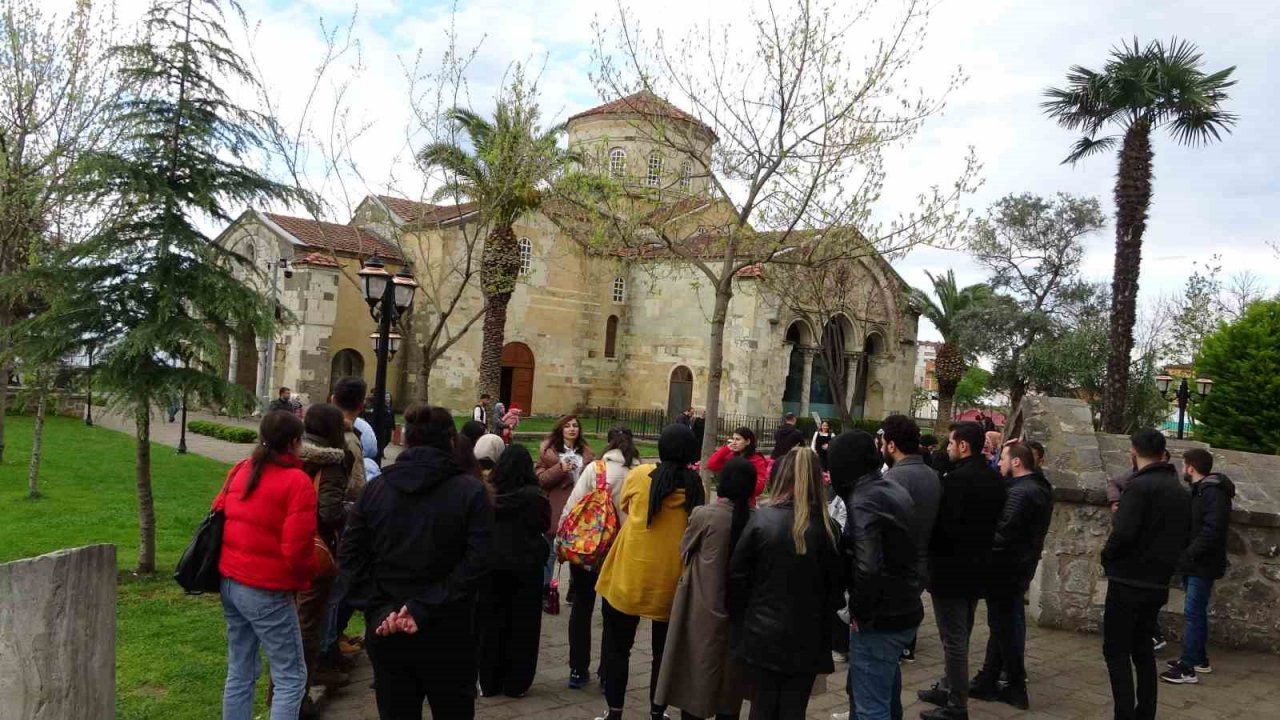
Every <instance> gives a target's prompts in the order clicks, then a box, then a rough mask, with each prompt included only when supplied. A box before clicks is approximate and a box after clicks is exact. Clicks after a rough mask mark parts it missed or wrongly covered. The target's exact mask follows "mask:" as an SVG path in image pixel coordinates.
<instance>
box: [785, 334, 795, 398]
mask: <svg viewBox="0 0 1280 720" xmlns="http://www.w3.org/2000/svg"><path fill="white" fill-rule="evenodd" d="M795 346H796V344H795V343H793V342H789V341H783V343H782V357H783V360H782V387H783V392H786V387H787V378H789V377H791V351H792V350H793V349H795Z"/></svg>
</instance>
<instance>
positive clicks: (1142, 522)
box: [1102, 462, 1191, 590]
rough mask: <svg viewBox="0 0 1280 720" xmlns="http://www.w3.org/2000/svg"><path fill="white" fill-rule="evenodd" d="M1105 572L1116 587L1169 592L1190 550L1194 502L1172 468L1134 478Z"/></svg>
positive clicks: (1151, 469)
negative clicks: (1170, 585) (1172, 580)
mask: <svg viewBox="0 0 1280 720" xmlns="http://www.w3.org/2000/svg"><path fill="white" fill-rule="evenodd" d="M1114 520H1115V524H1114V526H1113V527H1112V529H1111V536H1110V537H1108V538H1107V544H1106V546H1105V547H1103V548H1102V567H1103V568H1104V569H1105V570H1106V572H1107V578H1108V579H1109V580H1110V581H1111V582H1115V583H1120V584H1122V585H1129V586H1132V587H1139V588H1147V589H1154V590H1168V588H1169V578H1171V577H1172V576H1173V572H1174V570H1175V569H1176V568H1177V565H1178V559H1179V558H1180V557H1181V556H1182V551H1183V550H1185V549H1186V547H1187V539H1188V536H1189V534H1190V531H1189V529H1190V527H1191V496H1190V495H1188V494H1187V491H1186V490H1185V489H1184V488H1183V487H1182V484H1181V483H1180V482H1178V476H1177V474H1176V473H1175V472H1174V469H1173V466H1172V465H1170V464H1169V463H1162V462H1161V463H1152V464H1150V465H1148V466H1146V467H1144V468H1142V469H1141V470H1139V471H1137V472H1136V473H1134V475H1133V477H1132V478H1130V479H1129V483H1128V485H1126V486H1125V489H1124V493H1123V494H1122V495H1121V496H1120V509H1119V510H1117V511H1116V514H1115V518H1114Z"/></svg>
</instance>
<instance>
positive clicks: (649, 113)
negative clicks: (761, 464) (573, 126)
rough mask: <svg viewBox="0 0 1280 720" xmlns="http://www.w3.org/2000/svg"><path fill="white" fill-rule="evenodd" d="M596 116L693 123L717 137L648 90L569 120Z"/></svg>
mask: <svg viewBox="0 0 1280 720" xmlns="http://www.w3.org/2000/svg"><path fill="white" fill-rule="evenodd" d="M594 115H640V116H644V117H651V118H664V119H668V120H682V121H684V122H687V123H692V124H693V125H696V126H697V127H700V128H702V129H703V130H706V131H707V132H709V133H711V134H712V135H715V133H714V132H713V131H712V130H711V128H710V127H708V126H707V124H706V123H704V122H702V121H701V120H699V119H698V118H696V117H694V116H692V115H690V114H689V113H687V112H685V111H684V110H681V109H680V108H678V107H676V106H675V105H672V104H671V103H670V102H667V100H665V99H664V98H661V97H658V96H657V95H654V94H653V93H652V92H649V91H648V90H641V91H640V92H638V93H634V94H632V95H628V96H626V97H624V98H621V99H619V100H614V101H613V102H607V103H605V104H603V105H600V106H597V107H593V108H591V109H590V110H584V111H583V112H580V113H578V114H577V115H574V116H573V117H571V118H569V122H573V121H574V120H578V119H580V118H585V117H591V116H594Z"/></svg>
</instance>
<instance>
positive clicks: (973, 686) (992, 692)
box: [969, 671, 1000, 702]
mask: <svg viewBox="0 0 1280 720" xmlns="http://www.w3.org/2000/svg"><path fill="white" fill-rule="evenodd" d="M969 697H971V698H973V699H974V700H982V701H983V702H996V701H997V700H999V699H1000V683H998V682H996V679H995V678H993V677H991V676H990V675H988V674H987V673H986V672H983V671H979V672H978V674H977V675H974V676H973V680H972V681H970V682H969Z"/></svg>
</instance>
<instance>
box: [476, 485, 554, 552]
mask: <svg viewBox="0 0 1280 720" xmlns="http://www.w3.org/2000/svg"><path fill="white" fill-rule="evenodd" d="M493 505H494V511H493V516H494V517H493V541H492V542H491V543H490V545H489V549H490V552H489V556H490V558H491V562H490V567H492V568H493V569H494V570H527V569H529V568H535V569H538V568H541V567H542V566H544V565H546V564H547V553H549V552H550V551H551V549H550V548H549V547H547V538H546V535H545V533H546V531H547V527H548V526H550V525H551V502H550V501H548V500H547V496H546V495H544V494H543V493H542V490H540V489H539V488H538V486H537V485H525V486H524V487H522V488H520V489H519V490H516V491H515V492H510V493H504V494H501V495H498V496H497V497H495V498H494V500H493Z"/></svg>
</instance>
